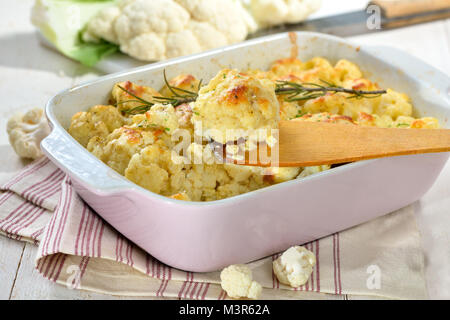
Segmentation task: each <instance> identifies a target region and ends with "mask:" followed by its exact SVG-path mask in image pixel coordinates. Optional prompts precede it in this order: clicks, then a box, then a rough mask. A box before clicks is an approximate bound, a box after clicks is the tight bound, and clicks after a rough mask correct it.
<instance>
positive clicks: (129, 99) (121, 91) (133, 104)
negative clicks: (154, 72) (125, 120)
mask: <svg viewBox="0 0 450 320" xmlns="http://www.w3.org/2000/svg"><path fill="white" fill-rule="evenodd" d="M127 91H128V92H127ZM155 96H156V97H159V96H161V94H160V93H159V92H158V91H156V90H155V89H153V88H152V87H147V86H140V85H137V84H135V83H133V82H130V81H125V82H120V83H116V84H115V85H114V87H113V89H112V91H111V97H112V100H113V103H114V104H115V105H116V106H117V109H118V110H119V111H121V112H129V111H130V110H132V109H135V110H136V109H137V108H139V107H140V106H142V105H144V104H145V103H144V102H143V101H139V99H137V98H136V97H139V98H141V99H143V100H145V101H148V102H153V101H154V97H155Z"/></svg>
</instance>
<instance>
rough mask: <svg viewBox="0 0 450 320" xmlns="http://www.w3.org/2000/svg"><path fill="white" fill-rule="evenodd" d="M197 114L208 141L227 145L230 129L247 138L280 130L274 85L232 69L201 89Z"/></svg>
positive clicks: (195, 110)
mask: <svg viewBox="0 0 450 320" xmlns="http://www.w3.org/2000/svg"><path fill="white" fill-rule="evenodd" d="M193 111H194V115H193V117H192V119H193V122H194V127H195V126H199V125H200V124H201V127H202V131H203V135H204V136H205V137H206V138H212V139H213V140H215V141H217V142H220V143H223V144H224V143H226V142H227V141H228V140H230V139H228V138H227V133H228V134H230V133H231V131H228V130H230V129H232V130H236V131H238V130H242V132H243V135H244V136H245V133H244V132H246V131H252V132H250V133H253V132H254V130H260V129H264V130H269V129H276V128H278V122H279V120H280V115H279V113H280V105H279V102H278V99H277V97H276V95H275V84H274V82H272V81H270V80H260V79H256V78H254V77H251V76H248V75H246V74H243V73H239V72H238V71H236V70H229V69H224V70H222V71H220V72H219V73H218V74H217V75H216V76H215V77H214V78H213V79H212V80H211V81H210V82H209V84H208V85H207V86H204V87H202V88H201V89H200V91H199V95H198V98H197V100H196V102H195V104H194V110H193ZM197 124H198V125H197ZM227 131H228V132H227ZM269 134H270V132H269ZM237 138H239V137H237ZM235 140H237V139H235Z"/></svg>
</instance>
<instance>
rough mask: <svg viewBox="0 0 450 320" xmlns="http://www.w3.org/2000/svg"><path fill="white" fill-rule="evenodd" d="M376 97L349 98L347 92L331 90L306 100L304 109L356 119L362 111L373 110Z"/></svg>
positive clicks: (312, 112)
mask: <svg viewBox="0 0 450 320" xmlns="http://www.w3.org/2000/svg"><path fill="white" fill-rule="evenodd" d="M376 99H378V98H374V99H372V98H362V99H349V98H348V95H347V94H341V93H330V92H329V93H327V94H326V95H324V96H322V97H319V98H316V99H312V100H308V101H306V102H305V104H304V105H303V108H302V111H303V112H305V113H311V114H315V113H322V112H328V113H330V114H335V115H342V116H347V117H350V118H352V119H353V120H356V119H357V118H358V116H359V113H360V112H365V113H368V114H371V113H372V112H373V109H374V108H375V106H374V104H376V102H377V101H376Z"/></svg>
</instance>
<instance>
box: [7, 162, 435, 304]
mask: <svg viewBox="0 0 450 320" xmlns="http://www.w3.org/2000/svg"><path fill="white" fill-rule="evenodd" d="M1 190H3V193H2V194H0V233H1V234H3V235H5V236H7V237H10V238H13V239H17V240H21V241H28V242H32V243H34V244H36V245H39V249H38V254H37V257H36V268H37V270H38V271H39V273H40V274H41V275H42V276H43V277H45V278H47V279H49V280H51V281H54V282H57V283H59V284H62V285H65V286H67V287H68V288H71V289H84V290H92V291H96V292H101V293H109V294H114V295H126V296H158V297H173V298H182V299H183V298H186V299H227V298H228V297H227V295H226V293H225V292H224V291H223V290H222V289H221V287H220V279H219V272H212V273H192V272H185V271H181V270H177V269H174V268H171V267H169V266H166V265H164V264H163V263H161V262H159V261H157V260H156V259H154V258H153V257H152V256H151V255H149V254H147V253H145V252H144V251H143V250H141V249H140V248H138V247H137V246H135V245H134V244H133V243H131V242H130V241H128V240H127V239H126V238H124V237H123V236H121V235H120V234H119V233H118V232H117V231H115V230H114V229H113V228H112V227H111V226H109V225H108V224H107V223H106V222H105V221H103V220H102V219H101V218H100V217H99V216H98V215H97V214H95V213H94V212H93V211H92V210H91V209H90V208H89V207H88V206H87V205H86V204H85V203H84V202H83V201H82V200H81V198H79V197H78V195H77V194H76V193H75V191H74V189H73V187H72V185H71V182H70V180H69V179H68V178H67V177H66V176H65V175H64V173H63V172H62V171H60V170H59V169H57V168H56V167H55V166H54V165H53V164H52V163H51V162H50V161H49V160H48V159H47V158H41V159H39V160H37V161H35V162H33V163H31V164H30V165H28V166H27V167H25V168H24V169H23V170H21V171H20V172H18V173H15V175H14V176H13V177H12V178H10V179H8V181H6V182H5V183H3V185H2V186H1ZM304 246H305V247H306V248H308V249H309V250H311V251H312V252H314V254H315V255H316V257H317V264H316V266H315V267H314V271H313V274H312V275H311V278H310V280H309V282H308V283H307V284H305V285H304V286H302V287H300V288H298V289H292V288H289V287H287V286H284V285H282V284H280V283H279V282H278V281H277V279H276V277H275V276H274V275H273V273H272V261H273V260H274V259H276V258H277V257H278V256H279V255H274V256H272V257H266V258H264V259H261V260H258V261H255V262H252V263H249V264H248V265H249V266H250V268H251V269H252V270H253V278H254V279H255V280H256V281H258V282H259V283H261V285H262V286H263V288H264V289H263V292H262V295H261V298H262V299H357V298H398V299H423V298H426V297H427V293H426V286H425V279H424V255H423V252H422V248H421V241H420V235H419V232H418V230H417V227H416V223H415V219H414V213H413V211H412V208H411V207H406V208H404V209H402V210H399V211H397V212H395V213H391V214H389V215H386V216H384V217H381V218H378V219H376V220H374V221H371V222H368V223H365V224H363V225H360V226H357V227H354V228H351V229H348V230H346V231H343V232H339V233H336V234H333V235H330V236H328V237H326V238H323V239H320V240H317V241H314V242H311V243H308V244H304Z"/></svg>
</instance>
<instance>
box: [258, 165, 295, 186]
mask: <svg viewBox="0 0 450 320" xmlns="http://www.w3.org/2000/svg"><path fill="white" fill-rule="evenodd" d="M300 171H301V168H296V167H285V168H267V169H266V170H265V175H266V176H265V177H264V178H265V181H270V182H271V183H281V182H285V181H289V180H292V179H295V177H297V176H298V174H299V173H300Z"/></svg>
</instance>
